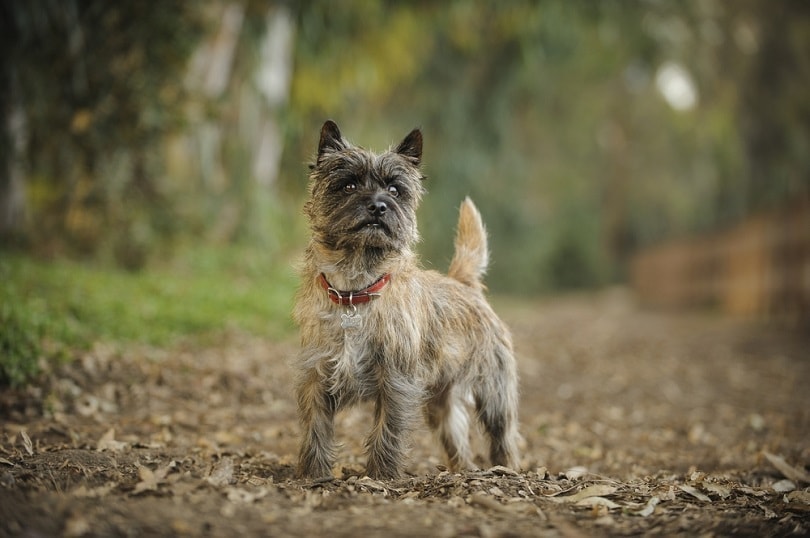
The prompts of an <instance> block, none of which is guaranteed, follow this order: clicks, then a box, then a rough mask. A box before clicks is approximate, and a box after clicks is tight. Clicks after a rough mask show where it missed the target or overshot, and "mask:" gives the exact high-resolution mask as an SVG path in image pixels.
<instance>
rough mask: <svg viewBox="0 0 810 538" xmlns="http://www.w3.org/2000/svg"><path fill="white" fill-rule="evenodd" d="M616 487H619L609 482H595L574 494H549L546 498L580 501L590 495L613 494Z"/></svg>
mask: <svg viewBox="0 0 810 538" xmlns="http://www.w3.org/2000/svg"><path fill="white" fill-rule="evenodd" d="M616 489H617V488H616V487H615V486H608V485H607V484H594V485H592V486H588V487H586V488H583V489H582V490H580V491H579V492H577V493H574V494H573V495H565V496H548V497H546V498H547V499H549V500H551V501H554V502H557V503H578V502H579V501H581V500H583V499H587V498H589V497H603V496H605V495H611V494H613V493H615V492H616Z"/></svg>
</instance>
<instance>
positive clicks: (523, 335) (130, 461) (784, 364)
mask: <svg viewBox="0 0 810 538" xmlns="http://www.w3.org/2000/svg"><path fill="white" fill-rule="evenodd" d="M495 304H496V309H497V310H498V311H499V312H501V314H502V316H503V317H504V319H506V321H507V322H508V323H509V324H510V325H511V327H512V328H513V332H514V335H515V342H516V348H517V351H518V353H519V361H520V365H519V366H520V373H521V389H522V395H521V410H520V411H521V430H522V434H523V436H524V438H525V443H524V446H523V447H522V452H523V456H522V462H521V463H522V465H521V469H520V470H511V469H506V468H488V465H487V463H486V461H484V460H483V459H482V460H480V462H479V463H480V465H481V467H482V470H480V471H474V472H468V473H463V474H451V473H448V472H447V471H446V470H445V469H444V467H443V466H442V464H441V459H440V452H439V450H438V446H437V444H436V443H435V442H434V440H433V439H432V437H431V435H430V434H429V432H427V431H426V430H424V429H420V430H418V431H416V432H415V433H414V436H413V445H414V446H413V450H412V452H411V463H410V466H409V467H408V472H407V475H406V476H405V477H403V478H401V479H398V480H391V481H377V480H372V479H369V478H368V477H364V476H363V473H362V470H363V457H362V450H361V446H362V437H363V433H364V430H365V428H366V427H367V426H368V424H369V414H368V413H369V410H368V409H366V408H359V409H356V410H353V411H350V412H346V413H344V414H342V415H340V417H339V425H338V432H339V436H340V440H341V442H342V443H343V448H342V450H341V453H340V457H339V463H338V465H337V466H336V472H337V476H338V478H336V479H334V480H330V481H323V480H321V481H311V480H298V479H296V478H295V477H294V474H293V462H294V455H295V451H296V447H297V438H298V426H297V422H296V419H295V408H294V402H293V399H292V396H291V370H290V368H289V366H288V364H287V361H288V360H289V359H290V358H291V357H293V356H294V354H295V342H294V341H289V342H273V341H268V340H263V339H259V338H255V337H250V336H246V335H243V334H229V335H227V336H223V337H222V338H220V339H218V340H216V341H208V342H206V343H205V344H202V343H200V342H186V343H183V344H178V345H176V346H173V347H172V348H170V349H153V348H146V347H137V346H133V347H127V348H124V349H117V348H114V347H110V346H105V345H101V344H99V345H97V346H96V347H95V348H94V349H93V350H92V351H91V352H88V353H86V354H85V355H84V356H83V357H82V358H81V360H80V361H76V362H75V363H73V364H70V365H66V366H63V367H60V368H59V369H58V370H56V371H52V372H49V373H48V374H47V375H46V376H45V378H44V381H43V383H42V385H41V386H40V387H39V388H29V389H27V390H21V391H8V390H6V391H5V392H0V420H2V426H0V430H1V431H2V436H1V437H0V535H2V536H59V535H61V536H155V535H189V536H197V535H203V536H238V535H242V536H320V535H329V536H388V537H392V536H481V537H495V536H604V535H638V534H644V535H648V534H650V535H652V534H661V535H666V536H677V535H683V536H724V535H732V534H733V535H742V536H774V535H807V534H808V533H810V487H808V486H810V483H809V482H808V480H810V478H809V477H808V474H809V473H808V471H807V468H808V465H810V384H809V382H810V341H808V340H802V339H801V338H800V337H798V336H797V335H796V334H790V333H786V332H782V331H780V330H778V329H774V328H767V327H762V326H754V325H751V324H745V323H740V322H731V321H728V320H722V319H718V318H716V317H712V316H710V315H695V314H691V315H684V314H672V313H660V312H659V313H651V312H645V311H642V310H641V309H639V308H637V307H636V306H635V305H634V303H633V301H632V300H631V298H630V296H629V295H628V294H627V293H626V292H624V291H621V290H613V291H610V292H606V293H603V294H601V295H599V296H598V297H588V298H586V297H574V298H566V299H555V300H550V301H543V302H536V303H531V304H529V303H516V302H503V301H501V302H497V301H496V303H495ZM481 449H482V447H481V444H480V443H479V444H478V445H477V450H478V452H479V453H482V452H483V451H482V450H481Z"/></svg>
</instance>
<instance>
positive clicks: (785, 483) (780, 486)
mask: <svg viewBox="0 0 810 538" xmlns="http://www.w3.org/2000/svg"><path fill="white" fill-rule="evenodd" d="M771 487H772V488H773V490H774V491H775V492H776V493H787V492H789V491H793V490H794V489H796V484H794V483H793V482H792V481H790V480H788V479H785V480H780V481H779V482H776V483H775V484H774V485H773V486H771Z"/></svg>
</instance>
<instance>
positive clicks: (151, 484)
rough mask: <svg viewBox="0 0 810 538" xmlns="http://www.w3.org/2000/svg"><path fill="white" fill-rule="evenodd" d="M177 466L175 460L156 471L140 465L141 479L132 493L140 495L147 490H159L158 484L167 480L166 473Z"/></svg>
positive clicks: (139, 473) (139, 476) (139, 475)
mask: <svg viewBox="0 0 810 538" xmlns="http://www.w3.org/2000/svg"><path fill="white" fill-rule="evenodd" d="M175 467H177V462H175V461H171V462H169V464H168V465H166V466H165V467H161V468H160V469H158V470H156V471H152V470H151V469H150V468H149V467H144V466H141V467H138V478H140V479H141V481H140V482H138V483H137V484H135V490H134V491H133V492H132V493H133V494H134V495H138V494H140V493H143V492H145V491H157V489H158V486H159V485H160V484H162V483H164V482H165V481H166V475H168V474H169V471H170V470H172V469H174V468H175Z"/></svg>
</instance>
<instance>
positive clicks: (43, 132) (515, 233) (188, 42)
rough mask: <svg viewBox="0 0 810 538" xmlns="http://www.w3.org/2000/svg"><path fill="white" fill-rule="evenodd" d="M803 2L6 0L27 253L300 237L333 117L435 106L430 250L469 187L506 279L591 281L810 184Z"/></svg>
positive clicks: (398, 125) (3, 82) (374, 118)
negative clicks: (667, 75) (263, 166)
mask: <svg viewBox="0 0 810 538" xmlns="http://www.w3.org/2000/svg"><path fill="white" fill-rule="evenodd" d="M808 6H810V4H808V3H807V2H805V1H803V0H784V1H782V2H779V3H777V4H773V3H768V2H764V1H762V0H740V2H736V3H735V4H734V6H733V7H732V6H730V5H727V4H726V3H722V2H703V1H700V0H688V1H685V2H676V3H671V2H654V1H641V2H624V1H620V0H604V1H601V2H570V1H567V0H547V1H544V2H533V1H528V0H523V1H521V0H515V1H510V2H506V3H504V2H501V1H499V0H482V1H479V2H469V1H466V0H451V1H448V2H432V3H431V2H408V3H406V2H393V1H389V0H347V1H345V2H341V3H340V9H335V6H334V5H333V3H330V2H321V1H315V0H304V1H301V2H294V3H293V2H282V1H264V2H263V1H260V0H249V1H246V2H224V1H221V0H206V1H205V2H196V3H194V2H193V3H188V2H186V3H177V2H157V1H155V0H150V1H147V2H140V3H132V2H125V3H114V2H113V3H111V2H105V1H102V0H86V1H81V2H80V1H78V0H66V1H65V2H34V3H31V2H29V3H25V2H15V3H5V4H2V6H0V10H2V11H0V14H2V17H0V44H2V45H3V49H2V53H0V93H1V94H2V97H3V99H2V101H3V106H4V109H3V114H4V115H5V116H6V118H5V119H6V120H9V119H13V118H12V116H13V113H14V111H15V110H22V111H24V113H25V114H24V117H25V122H24V128H21V127H19V126H18V127H17V130H18V132H16V134H15V133H9V132H5V133H4V135H5V139H4V140H3V141H2V143H0V150H2V159H0V160H3V161H6V163H5V164H7V162H8V161H9V160H10V159H11V160H12V161H13V153H14V152H13V151H11V152H10V148H12V146H13V145H14V143H18V142H19V140H25V141H26V142H27V145H26V147H25V148H24V151H23V153H24V155H23V157H24V162H23V163H22V164H21V165H20V168H22V169H23V170H24V177H25V182H24V191H25V193H24V194H25V210H26V212H27V214H28V217H29V218H28V220H27V221H26V225H25V226H24V229H23V230H22V232H21V235H23V236H25V237H26V238H27V239H28V245H29V247H30V248H31V249H33V250H35V251H37V252H40V253H43V252H44V253H46V254H48V255H54V254H56V255H60V254H65V253H67V254H71V255H76V254H79V255H82V256H84V257H88V258H91V259H95V260H99V259H101V260H106V261H113V262H115V263H116V264H117V265H119V266H123V267H128V268H130V269H139V268H145V267H148V262H149V260H150V259H152V258H161V257H164V256H166V255H171V252H173V250H174V249H175V245H176V244H182V243H183V242H184V241H187V240H189V239H190V238H193V239H194V240H197V241H200V242H203V243H206V244H209V245H211V244H213V245H218V244H233V243H242V244H245V243H249V244H254V245H257V246H258V247H259V248H261V249H271V250H272V251H274V252H276V253H278V252H284V251H286V250H288V249H289V247H290V246H291V245H300V244H301V242H302V241H301V237H302V235H303V232H304V229H305V224H304V223H303V222H302V220H301V217H300V211H299V208H300V206H301V204H302V201H303V196H304V192H305V183H306V166H305V164H306V162H307V161H308V160H309V159H310V158H311V156H312V153H313V151H314V147H315V144H316V142H317V133H318V128H319V127H320V125H321V124H322V122H323V120H325V119H326V118H328V117H331V118H333V119H335V120H337V121H338V123H340V125H341V126H342V127H343V130H344V132H345V133H347V134H348V135H349V136H350V137H351V138H352V139H353V140H354V141H355V142H357V143H360V144H362V145H367V146H371V147H373V148H374V149H384V148H385V147H386V146H387V145H388V144H390V143H393V142H395V141H396V140H398V139H399V137H401V136H403V135H404V134H405V133H407V132H408V131H409V130H410V129H411V128H413V127H414V126H421V127H422V128H423V131H424V135H425V141H426V146H425V161H424V162H425V165H424V167H425V171H426V175H427V176H428V180H427V182H426V187H427V188H428V190H429V193H430V194H429V196H428V197H427V198H426V199H425V204H424V206H423V208H422V211H421V214H420V218H421V222H422V232H423V237H424V242H423V244H422V247H421V250H422V253H423V257H424V259H425V260H426V263H427V264H428V265H435V266H442V265H444V264H446V263H447V261H448V260H449V259H450V257H451V254H450V251H451V249H452V246H451V245H452V230H453V227H454V225H455V220H456V208H457V206H458V204H459V202H460V201H461V199H462V198H463V197H464V196H465V195H471V196H472V198H473V199H474V200H475V201H476V203H477V204H478V205H479V206H480V209H481V210H482V213H483V216H484V218H485V221H486V223H487V226H488V229H489V232H490V236H491V239H492V241H491V242H492V251H493V265H492V267H491V273H490V276H489V279H488V283H489V285H490V287H491V288H492V289H493V290H495V291H500V292H513V293H526V292H539V291H549V290H554V289H557V288H558V287H559V286H565V287H567V286H574V285H576V286H598V285H600V284H604V283H606V282H610V281H614V280H617V279H621V278H622V276H623V271H624V263H625V261H626V259H627V258H628V256H629V255H630V254H631V253H632V252H633V251H634V250H635V249H636V248H638V247H639V246H642V245H645V244H649V243H653V242H655V241H659V240H661V239H663V238H667V237H671V236H677V235H684V234H688V233H693V232H695V231H701V230H710V229H714V228H717V227H720V226H726V225H728V224H729V223H730V222H733V221H735V220H738V219H739V218H741V217H742V216H744V215H746V214H748V213H751V212H754V211H759V210H761V209H763V208H768V207H773V206H778V205H779V204H781V203H784V201H785V200H788V199H791V198H795V197H797V196H808V195H810V194H809V193H810V180H809V179H808V178H810V159H808V155H810V131H809V130H808V122H807V121H805V120H806V118H807V114H808V107H809V106H810V100H808V97H807V95H808V94H807V92H806V91H804V88H805V87H806V86H807V82H808V80H809V79H810V64H809V63H808V55H807V53H806V51H807V50H808V39H810V38H808V36H810V32H808V31H807V30H808V26H809V25H810V16H809V15H810V8H808ZM279 11H283V12H284V13H288V14H289V20H292V21H293V22H292V23H291V25H292V26H294V28H293V30H294V66H293V69H292V82H291V85H290V87H289V92H288V93H289V99H288V100H286V99H283V100H281V101H278V102H276V103H275V104H268V102H267V99H265V98H263V97H262V95H261V91H260V88H259V86H260V85H259V84H258V83H257V71H258V70H260V69H262V68H263V67H264V65H263V63H262V62H265V61H266V58H265V56H263V52H262V51H263V48H262V47H263V46H264V43H265V41H264V39H265V37H267V36H268V35H269V34H270V33H272V32H273V31H274V30H273V28H277V27H275V26H272V25H270V24H268V23H267V21H268V20H269V17H270V15H271V14H272V13H277V12H279ZM228 13H231V14H233V13H236V14H237V16H236V18H234V19H231V18H230V17H229V16H228ZM227 21H231V22H230V23H227V24H226V22H227ZM234 21H235V22H234ZM227 31H231V32H235V33H237V34H238V35H237V38H236V39H235V41H234V43H233V50H232V51H231V52H230V53H229V54H231V55H232V58H233V59H232V61H231V62H230V63H228V62H226V63H225V64H223V65H224V66H225V67H227V69H225V70H224V71H225V72H226V73H227V78H226V80H224V82H223V84H222V85H221V88H219V89H218V90H217V91H215V92H210V91H207V90H205V84H204V83H200V82H199V81H200V80H203V81H205V80H206V77H207V76H208V75H209V74H210V71H206V70H205V69H208V68H210V69H213V67H212V65H213V64H215V63H216V62H215V61H214V60H215V56H216V54H214V55H209V56H205V55H204V54H203V55H201V54H200V53H201V51H202V52H204V51H205V50H207V48H213V49H216V47H217V46H220V45H222V43H223V42H224V41H227V40H226V39H224V37H227V35H226V34H227ZM220 49H222V47H220ZM224 49H227V47H224ZM224 49H223V50H224ZM228 50H230V49H228ZM215 52H217V51H216V50H215ZM219 52H222V51H221V50H220V51H219ZM226 56H227V54H226ZM200 58H202V60H200ZM200 65H202V67H203V68H204V69H203V70H202V71H201V72H198V71H195V69H198V68H199V66H200ZM665 65H670V66H676V67H677V68H678V69H679V70H680V71H681V72H683V73H686V74H687V75H688V76H689V77H690V79H691V81H692V86H693V88H692V90H693V91H694V94H695V98H694V102H693V103H692V105H691V106H689V107H682V108H678V107H674V106H671V105H670V104H668V102H667V101H666V100H665V99H664V98H662V96H663V95H664V92H662V90H661V88H660V84H659V82H660V81H659V80H658V78H659V75H660V74H661V71H662V67H663V66H665ZM201 73H202V74H201ZM195 81H196V82H195ZM206 92H207V93H206ZM11 123H13V122H10V121H6V124H11ZM270 124H272V126H273V127H274V128H275V130H273V129H269V130H268V127H267V126H268V125H270ZM7 131H8V129H7ZM268 133H270V134H271V135H272V136H270V137H269V138H267V136H268ZM10 134H11V135H12V136H10ZM16 135H20V136H16ZM267 140H271V142H267V143H266V144H265V142H266V141H267ZM12 142H13V143H12ZM265 146H269V147H271V148H272V149H274V150H275V151H278V152H282V150H283V154H282V160H281V164H280V173H279V174H278V175H277V177H278V180H277V181H276V180H273V181H272V182H268V184H261V181H260V179H259V178H258V177H257V173H256V171H255V166H254V164H255V162H256V161H257V155H260V154H261V151H263V150H262V148H264V147H265ZM265 149H266V148H265ZM9 155H11V158H10V157H9ZM6 172H7V170H6V168H3V167H2V166H0V196H2V195H3V193H4V189H6V190H8V185H10V184H11V182H10V180H9V178H8V177H7V176H10V174H6ZM275 177H276V176H275V175H274V178H275ZM3 211H4V209H3V204H0V233H2V227H3V226H4V215H3ZM567 272H570V273H571V274H570V275H567V274H566V273H567Z"/></svg>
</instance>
